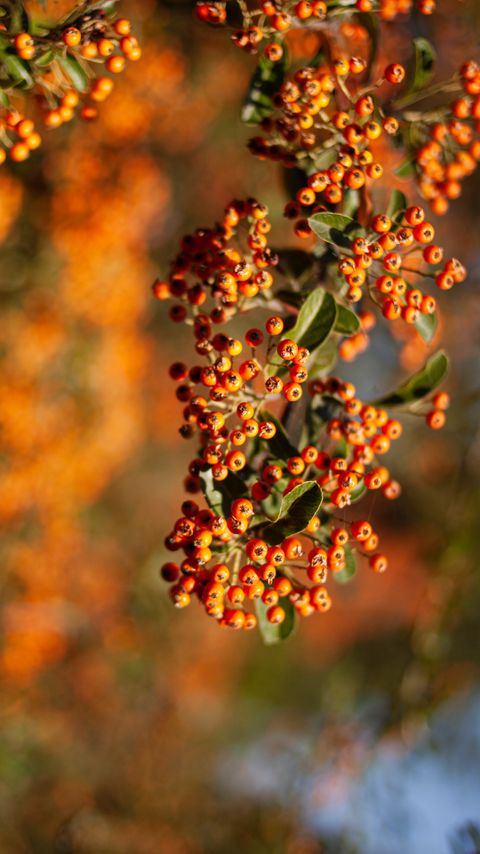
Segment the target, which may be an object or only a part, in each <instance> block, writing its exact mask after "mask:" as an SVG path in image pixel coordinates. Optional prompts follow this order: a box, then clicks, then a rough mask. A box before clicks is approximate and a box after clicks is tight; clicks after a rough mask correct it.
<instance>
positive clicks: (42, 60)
mask: <svg viewBox="0 0 480 854" xmlns="http://www.w3.org/2000/svg"><path fill="white" fill-rule="evenodd" d="M54 59H55V54H54V52H53V50H46V51H45V53H42V54H41V55H40V56H39V57H37V58H36V59H35V67H37V68H46V67H47V65H51V63H52V62H53V60H54Z"/></svg>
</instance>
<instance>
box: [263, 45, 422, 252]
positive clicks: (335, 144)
mask: <svg viewBox="0 0 480 854" xmlns="http://www.w3.org/2000/svg"><path fill="white" fill-rule="evenodd" d="M366 67H367V63H366V60H364V59H362V58H361V57H350V58H348V57H344V56H339V57H337V59H336V60H335V61H334V62H333V64H332V65H331V66H320V67H319V68H313V67H302V68H300V69H298V70H297V71H296V72H295V73H294V74H293V76H292V77H291V78H289V79H287V80H285V82H284V83H283V84H282V85H281V87H280V89H279V90H278V92H277V93H276V94H275V95H274V97H273V104H274V106H275V108H276V111H275V112H274V113H273V114H272V115H270V116H268V117H266V118H265V119H263V121H262V123H261V127H262V130H263V131H264V134H263V135H262V136H256V137H253V138H252V139H251V140H250V142H249V148H250V150H251V151H252V153H253V154H255V155H256V156H257V157H259V158H261V159H266V158H268V159H272V160H274V161H279V162H281V163H282V165H283V166H285V167H301V168H302V170H303V171H304V172H305V173H307V174H308V182H307V183H306V185H305V186H304V187H301V188H299V190H298V191H297V193H296V198H295V201H292V202H289V203H288V204H287V205H286V208H285V216H287V217H288V218H289V219H295V220H297V219H298V218H299V217H301V216H302V214H305V212H306V211H313V212H316V211H318V210H324V209H325V208H324V207H322V206H319V205H320V202H324V203H325V204H326V205H339V204H340V203H341V202H342V201H343V199H344V196H345V193H346V192H347V191H348V190H349V189H350V190H360V189H361V188H362V187H364V186H365V184H366V183H367V182H369V181H370V180H371V181H376V180H378V179H379V178H381V177H382V175H383V167H382V165H381V163H380V162H378V158H375V156H374V154H373V152H372V145H373V144H374V143H375V141H376V140H378V139H379V138H380V137H381V136H382V134H383V133H384V132H385V133H387V134H389V135H393V134H396V133H397V131H398V128H399V123H398V121H397V119H396V118H394V117H393V116H386V115H385V114H384V113H383V111H382V109H381V107H380V105H379V103H378V99H377V98H376V97H375V98H374V97H373V95H372V93H373V92H374V90H377V89H378V88H379V86H380V85H381V84H382V83H383V82H385V83H387V84H393V85H396V84H399V83H401V82H402V81H403V79H404V76H405V69H404V68H403V66H402V65H400V64H398V63H395V64H391V65H389V66H387V67H386V68H385V70H384V73H383V76H382V78H381V79H380V80H379V81H378V82H377V83H376V85H375V86H374V87H373V86H372V87H367V88H365V87H362V86H361V85H360V83H359V82H358V79H359V77H360V76H361V75H362V74H363V73H364V72H365V69H366ZM351 78H353V87H352V86H351V87H350V88H349V86H348V83H349V82H351ZM355 78H357V79H355ZM267 134H268V136H267ZM320 165H323V166H324V168H319V166H320ZM307 174H306V177H307ZM295 233H296V234H297V236H299V237H304V236H309V235H310V233H311V232H310V229H309V227H308V224H307V223H306V221H305V218H304V217H302V218H300V220H299V221H298V222H297V223H296V225H295Z"/></svg>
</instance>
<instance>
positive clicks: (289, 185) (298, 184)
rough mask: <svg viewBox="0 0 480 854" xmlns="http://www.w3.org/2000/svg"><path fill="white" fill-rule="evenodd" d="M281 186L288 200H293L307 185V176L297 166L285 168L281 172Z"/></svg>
mask: <svg viewBox="0 0 480 854" xmlns="http://www.w3.org/2000/svg"><path fill="white" fill-rule="evenodd" d="M282 178H283V186H284V188H285V191H286V194H287V196H288V198H289V199H294V198H295V196H296V195H297V193H298V191H299V190H301V189H302V188H303V187H305V186H306V185H307V182H308V175H307V173H306V172H305V171H304V170H303V169H300V168H299V167H298V166H294V167H291V166H290V167H285V168H284V169H283V170H282Z"/></svg>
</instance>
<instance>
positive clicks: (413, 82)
mask: <svg viewBox="0 0 480 854" xmlns="http://www.w3.org/2000/svg"><path fill="white" fill-rule="evenodd" d="M413 47H414V53H413V56H412V58H411V60H410V62H409V63H408V65H407V77H406V84H405V87H404V89H403V91H402V95H401V98H400V99H399V103H401V102H402V101H404V100H407V96H409V95H413V94H414V93H415V92H418V91H419V89H423V88H424V86H425V85H426V84H427V83H428V81H429V80H430V78H431V76H432V74H433V68H434V65H435V60H436V58H437V55H436V53H435V49H434V48H433V46H432V45H431V44H430V42H429V41H428V40H427V39H424V38H417V39H414V40H413Z"/></svg>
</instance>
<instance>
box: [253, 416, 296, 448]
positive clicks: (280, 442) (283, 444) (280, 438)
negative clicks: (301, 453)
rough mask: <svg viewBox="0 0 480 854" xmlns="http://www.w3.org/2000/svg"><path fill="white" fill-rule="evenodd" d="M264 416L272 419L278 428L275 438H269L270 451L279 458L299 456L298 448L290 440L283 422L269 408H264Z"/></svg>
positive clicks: (269, 419)
mask: <svg viewBox="0 0 480 854" xmlns="http://www.w3.org/2000/svg"><path fill="white" fill-rule="evenodd" d="M262 417H263V418H265V419H266V420H268V421H272V422H273V423H274V424H275V427H276V428H277V432H276V433H275V436H274V437H273V439H269V440H268V450H269V453H270V454H271V455H272V456H274V457H277V459H279V460H286V459H288V457H296V456H298V448H296V447H295V445H294V444H293V443H292V442H291V441H290V438H289V436H288V433H287V431H286V430H285V428H284V426H283V424H282V423H281V422H280V421H279V420H278V418H277V417H276V415H273V414H272V413H271V412H268V410H266V409H263V410H262Z"/></svg>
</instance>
